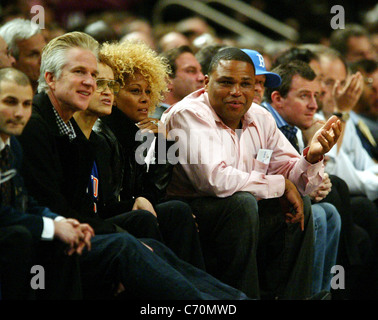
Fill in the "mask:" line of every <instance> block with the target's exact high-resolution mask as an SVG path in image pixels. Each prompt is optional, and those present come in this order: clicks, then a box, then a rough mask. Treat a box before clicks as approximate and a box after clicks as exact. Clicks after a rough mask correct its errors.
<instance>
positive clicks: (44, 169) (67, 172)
mask: <svg viewBox="0 0 378 320" xmlns="http://www.w3.org/2000/svg"><path fill="white" fill-rule="evenodd" d="M52 108H53V107H52V104H51V102H50V99H49V97H48V96H47V95H46V94H44V93H41V94H37V95H36V96H35V97H34V99H33V113H32V116H31V118H30V120H29V122H28V124H27V125H26V127H25V129H24V131H23V133H22V135H21V136H20V137H19V141H20V142H21V145H22V148H23V150H24V161H23V168H22V174H23V177H24V180H25V184H26V187H27V189H28V190H29V193H30V194H31V195H32V196H33V197H34V198H35V199H36V200H37V201H38V202H39V203H40V204H41V205H44V206H46V207H48V208H50V209H51V210H52V211H53V212H56V213H57V214H60V215H62V216H65V217H70V218H76V219H78V220H79V221H80V222H87V223H89V224H90V225H91V226H92V227H93V229H94V230H95V233H96V234H104V233H113V232H116V226H115V225H113V224H111V223H109V222H106V221H104V220H103V219H101V218H100V217H98V216H96V215H95V214H94V213H93V202H92V199H91V198H90V197H89V196H88V195H87V194H86V188H87V186H88V182H89V177H90V173H91V169H92V166H93V161H94V159H95V151H94V149H93V147H92V145H91V143H90V142H89V141H88V140H87V139H83V138H80V137H77V138H76V139H74V140H73V141H69V139H68V137H67V136H60V135H59V129H58V126H57V123H56V119H55V115H54V112H53V110H52ZM71 122H73V123H74V120H73V119H71Z"/></svg>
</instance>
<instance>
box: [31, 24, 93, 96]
mask: <svg viewBox="0 0 378 320" xmlns="http://www.w3.org/2000/svg"><path fill="white" fill-rule="evenodd" d="M72 48H81V49H87V50H89V51H91V52H93V54H94V55H95V56H96V58H97V59H98V50H99V43H98V42H97V41H96V40H95V39H94V38H93V37H91V36H90V35H89V34H86V33H84V32H78V31H74V32H69V33H66V34H63V35H61V36H59V37H56V38H54V39H52V40H51V41H50V42H49V43H48V44H47V45H46V46H45V47H44V48H43V51H42V58H41V69H40V70H41V72H40V75H39V79H38V89H37V91H38V92H45V93H47V92H48V90H49V89H50V87H49V86H48V84H47V83H46V80H45V74H46V72H51V73H52V74H53V75H54V76H55V77H56V78H57V79H59V77H60V75H61V73H62V69H63V67H64V66H65V65H66V63H67V51H68V50H69V49H72Z"/></svg>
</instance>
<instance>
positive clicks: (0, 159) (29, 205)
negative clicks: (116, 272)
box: [0, 68, 93, 299]
mask: <svg viewBox="0 0 378 320" xmlns="http://www.w3.org/2000/svg"><path fill="white" fill-rule="evenodd" d="M32 97H33V92H32V88H31V84H30V81H29V79H28V77H27V76H26V75H25V74H24V73H22V72H21V71H18V70H16V69H13V68H4V69H1V70H0V151H1V152H0V169H1V175H0V242H1V245H0V273H1V287H2V290H1V291H2V297H3V298H4V299H28V298H34V297H37V298H38V297H41V298H52V299H57V298H61V299H67V298H80V297H81V284H80V278H79V269H78V260H77V257H76V256H75V255H73V253H74V252H77V253H79V254H81V252H82V250H83V248H84V246H85V245H88V246H90V237H91V236H92V235H93V230H92V229H91V227H89V225H82V224H79V222H78V221H77V220H74V219H66V218H63V217H61V216H58V215H57V214H55V213H53V212H52V211H51V210H49V209H48V208H46V207H40V206H38V205H37V203H36V202H35V201H34V200H33V199H32V198H31V197H29V196H28V194H27V192H26V190H25V188H24V185H23V180H22V177H21V175H20V174H19V172H20V168H21V159H22V151H21V147H20V145H19V143H18V141H17V140H16V139H15V137H14V136H18V135H20V134H21V133H22V131H23V129H24V126H25V125H26V123H27V122H28V120H29V118H30V114H31V106H32ZM54 239H58V240H59V241H52V240H54ZM33 264H38V265H41V266H42V267H43V268H44V271H45V272H46V273H45V274H46V277H47V278H46V279H43V280H44V281H45V285H42V286H41V288H43V287H45V290H41V291H39V290H38V291H35V292H33V291H31V286H30V284H29V283H30V279H29V278H30V275H31V267H32V265H33ZM67 277H70V279H72V281H66V280H67V279H68V278H67ZM34 293H36V294H34Z"/></svg>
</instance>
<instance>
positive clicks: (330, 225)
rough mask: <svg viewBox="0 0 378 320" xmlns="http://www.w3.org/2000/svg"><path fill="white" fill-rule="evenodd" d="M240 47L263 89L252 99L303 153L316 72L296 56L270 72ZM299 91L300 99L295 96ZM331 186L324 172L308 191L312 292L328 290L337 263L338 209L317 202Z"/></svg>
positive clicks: (259, 58) (313, 102)
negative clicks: (302, 136)
mask: <svg viewBox="0 0 378 320" xmlns="http://www.w3.org/2000/svg"><path fill="white" fill-rule="evenodd" d="M243 51H244V52H245V53H247V54H248V55H249V56H250V57H251V59H252V61H253V62H254V65H255V67H256V81H255V91H256V87H259V88H260V90H261V91H262V92H259V93H258V94H257V95H255V97H254V99H253V101H254V102H255V103H257V104H260V105H262V106H263V107H265V108H266V109H267V110H268V111H269V112H271V113H272V115H273V118H274V119H275V121H276V123H277V126H278V128H279V129H280V130H281V131H282V133H283V134H284V135H285V136H286V138H287V139H288V140H289V141H290V143H291V144H292V145H293V147H294V148H295V149H296V150H297V151H298V152H299V153H302V150H300V148H299V145H298V139H297V136H296V131H298V130H300V128H307V126H310V125H312V118H311V117H310V115H311V114H312V115H314V114H315V111H316V109H317V104H316V100H315V98H316V95H318V94H319V91H320V83H318V82H317V81H315V77H316V75H315V73H314V72H313V70H312V69H311V68H310V66H309V65H308V64H306V63H305V62H302V61H298V60H294V61H293V62H290V63H284V64H281V65H279V66H278V67H276V68H274V69H273V72H271V73H270V72H267V71H266V70H265V64H264V58H263V57H262V55H261V54H259V53H258V52H257V51H254V50H247V49H243ZM277 70H278V71H277ZM274 74H276V75H278V76H279V77H280V79H282V82H281V81H280V83H279V84H278V85H272V84H271V81H272V79H273V80H274V79H275V78H277V76H276V77H274ZM267 78H269V79H270V82H269V84H268V85H270V88H271V89H270V90H269V92H271V96H270V97H267V98H268V101H264V102H262V103H261V97H262V95H263V94H264V91H265V82H266V79H267ZM283 88H284V89H283ZM301 94H302V95H303V99H298V98H297V97H300V95H301ZM302 149H303V148H302ZM330 189H331V182H330V180H329V178H328V175H326V174H325V179H324V180H323V183H322V184H321V185H320V186H319V188H318V189H317V190H316V191H315V192H313V193H311V194H310V198H311V201H312V206H311V208H312V214H313V220H314V230H315V248H314V252H315V257H314V275H313V291H312V293H313V294H316V293H318V292H320V291H322V290H327V291H331V278H332V274H331V268H332V267H333V266H334V265H335V264H336V258H337V252H338V243H339V238H340V228H341V220H340V215H339V212H338V211H337V209H336V208H335V207H334V206H333V205H332V204H331V203H327V202H323V203H319V201H321V200H322V199H324V198H325V197H326V196H327V195H328V193H329V192H330Z"/></svg>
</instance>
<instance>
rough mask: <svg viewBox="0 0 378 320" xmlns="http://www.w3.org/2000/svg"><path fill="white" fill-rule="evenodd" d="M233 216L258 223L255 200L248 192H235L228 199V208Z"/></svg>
mask: <svg viewBox="0 0 378 320" xmlns="http://www.w3.org/2000/svg"><path fill="white" fill-rule="evenodd" d="M227 207H229V208H231V209H232V211H233V214H234V215H238V217H240V218H242V219H243V218H244V217H246V216H247V217H249V218H250V219H252V220H253V221H257V222H258V205H257V200H256V198H255V197H254V196H253V195H252V194H250V193H249V192H236V193H234V194H233V195H232V196H230V197H229V198H228V206H227Z"/></svg>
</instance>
